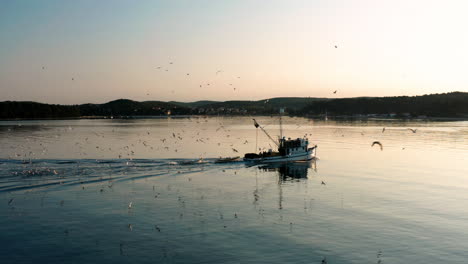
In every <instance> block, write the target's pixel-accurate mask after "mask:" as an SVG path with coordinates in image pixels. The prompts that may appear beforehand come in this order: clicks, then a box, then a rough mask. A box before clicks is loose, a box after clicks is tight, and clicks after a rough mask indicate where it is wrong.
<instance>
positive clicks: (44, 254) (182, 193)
mask: <svg viewBox="0 0 468 264" xmlns="http://www.w3.org/2000/svg"><path fill="white" fill-rule="evenodd" d="M256 119H257V120H258V122H259V123H260V124H261V125H262V126H265V128H266V129H267V130H268V131H269V133H270V134H271V135H272V136H276V135H278V134H279V130H278V128H279V127H278V119H277V118H276V117H259V118H256ZM384 127H385V131H384V132H382V131H383V128H384ZM408 128H412V129H416V133H413V132H411V131H410V130H409V129H408ZM258 132H259V134H258V135H259V137H258V147H260V148H265V149H268V148H272V147H274V143H272V142H270V141H269V140H268V138H267V137H266V136H265V135H264V134H263V133H262V132H261V131H258ZM305 134H307V136H308V138H309V140H310V142H311V143H312V144H317V145H318V151H317V155H318V157H319V158H318V159H317V160H315V161H312V162H310V163H299V164H288V165H284V164H279V165H273V166H268V167H265V166H264V165H256V166H250V165H247V164H244V163H243V162H233V163H227V164H216V163H214V160H215V159H216V158H218V157H220V156H222V157H227V156H243V154H244V153H246V152H253V151H254V150H255V139H256V133H255V127H254V126H253V123H252V120H251V119H250V118H247V117H211V118H203V117H192V118H168V119H166V118H164V119H133V120H64V121H62V120H47V121H43V120H42V121H1V122H0V234H2V235H0V243H1V244H2V247H1V249H0V256H1V257H0V260H2V261H1V262H2V263H31V262H43V263H76V262H82V263H124V262H125V263H128V262H134V263H155V262H156V263H322V261H323V260H324V258H326V261H327V262H328V263H465V262H466V259H467V258H468V253H467V251H466V248H465V245H467V244H468V221H467V220H468V210H467V208H466V206H465V204H464V202H463V201H466V200H467V199H468V191H467V190H468V181H467V180H466V175H468V169H467V168H466V161H467V160H468V122H466V121H455V122H428V121H401V120H368V121H321V120H309V119H305V118H285V119H284V135H285V136H287V137H291V138H296V137H303V136H304V135H305ZM376 140H377V141H380V142H381V143H382V144H383V150H382V151H381V150H380V148H379V147H378V146H374V147H371V144H372V142H373V141H376ZM270 145H271V146H270ZM234 149H235V150H234ZM236 151H237V152H236ZM200 158H203V159H202V160H201V159H200ZM130 203H132V204H131V206H130Z"/></svg>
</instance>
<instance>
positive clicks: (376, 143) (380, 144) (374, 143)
mask: <svg viewBox="0 0 468 264" xmlns="http://www.w3.org/2000/svg"><path fill="white" fill-rule="evenodd" d="M374 145H379V146H380V150H383V146H382V143H380V142H379V141H374V142H372V145H371V147H373V146H374Z"/></svg>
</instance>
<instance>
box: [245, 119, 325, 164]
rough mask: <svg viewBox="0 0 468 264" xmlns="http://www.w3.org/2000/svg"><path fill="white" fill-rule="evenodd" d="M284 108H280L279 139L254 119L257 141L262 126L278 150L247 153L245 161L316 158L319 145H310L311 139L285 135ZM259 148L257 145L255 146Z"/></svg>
mask: <svg viewBox="0 0 468 264" xmlns="http://www.w3.org/2000/svg"><path fill="white" fill-rule="evenodd" d="M282 112H284V110H280V136H279V138H278V140H274V139H273V138H272V137H271V136H270V134H268V132H267V131H266V130H265V129H264V128H263V127H262V126H260V124H259V123H258V122H257V121H256V120H255V119H253V121H254V126H255V128H257V141H258V128H260V129H261V130H262V131H263V132H264V133H265V134H266V135H267V137H268V138H269V139H270V140H271V141H273V143H275V145H276V146H277V147H278V150H277V151H273V150H272V149H269V150H268V151H263V152H259V153H246V154H245V155H244V161H246V162H255V163H270V162H290V161H307V160H312V159H314V158H315V156H316V153H317V145H315V146H313V147H309V139H308V138H306V137H304V138H296V139H291V138H287V139H286V137H284V136H283V129H282V122H281V113H282ZM255 149H257V146H256V147H255Z"/></svg>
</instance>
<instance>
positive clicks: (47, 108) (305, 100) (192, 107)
mask: <svg viewBox="0 0 468 264" xmlns="http://www.w3.org/2000/svg"><path fill="white" fill-rule="evenodd" d="M279 108H285V109H286V112H287V113H288V114H290V115H298V116H317V115H324V114H327V115H328V116H353V115H365V116H373V115H385V116H402V117H417V116H422V115H424V116H428V117H462V118H467V117H468V93H463V92H453V93H446V94H431V95H423V96H398V97H358V98H338V99H327V98H311V97H282V98H271V99H264V100H259V101H225V102H219V101H197V102H172V101H171V102H162V101H145V102H137V101H132V100H128V99H119V100H115V101H111V102H108V103H104V104H82V105H55V104H42V103H36V102H12V101H5V102H0V119H15V118H21V119H39V118H80V117H110V116H113V117H115V118H118V117H132V116H166V115H168V114H171V115H271V114H277V113H278V109H279Z"/></svg>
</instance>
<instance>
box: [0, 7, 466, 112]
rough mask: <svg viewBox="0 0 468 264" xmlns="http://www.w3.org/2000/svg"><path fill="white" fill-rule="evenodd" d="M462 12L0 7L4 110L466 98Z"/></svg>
mask: <svg viewBox="0 0 468 264" xmlns="http://www.w3.org/2000/svg"><path fill="white" fill-rule="evenodd" d="M467 11H468V1H462V0H460V1H451V0H444V1H430V0H429V1H428V0H411V1H409V0H408V1H403V0H391V1H390V0H389V1H379V0H356V1H353V0H343V1H334V0H323V1H322V0H315V1H314V0H304V1H284V0H282V1H279V0H278V1H272V0H265V1H253V0H245V1H242V0H232V1H221V0H217V1H214V0H210V1H208V0H207V1H197V0H191V1H176V0H172V1H171V0H167V1H133V0H128V1H116V0H113V1H110V0H109V1H98V0H95V1H90V0H80V1H75V0H56V1H51V0H41V1H37V0H30V1H26V0H24V1H23V0H21V1H19V0H18V1H16V0H0V101H5V100H15V101H39V102H45V103H60V104H79V103H88V102H90V103H104V102H107V101H110V100H115V99H119V98H128V99H133V100H138V101H144V100H161V101H170V100H176V101H196V100H205V99H206V100H223V101H224V100H259V99H264V98H271V97H288V96H301V97H308V96H310V97H331V98H334V97H355V96H394V95H421V94H429V93H443V92H451V91H465V92H467V91H468V32H467V28H468V15H467ZM335 45H336V46H337V48H335ZM171 62H172V64H170V63H171ZM43 67H44V68H43ZM157 67H161V68H160V69H158V68H157ZM166 69H167V71H166ZM218 71H221V72H218ZM187 73H188V74H189V75H187ZM238 77H240V78H238ZM208 83H209V84H210V85H208ZM200 85H202V87H200ZM234 88H236V89H234ZM335 90H338V92H337V93H336V94H333V91H335Z"/></svg>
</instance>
